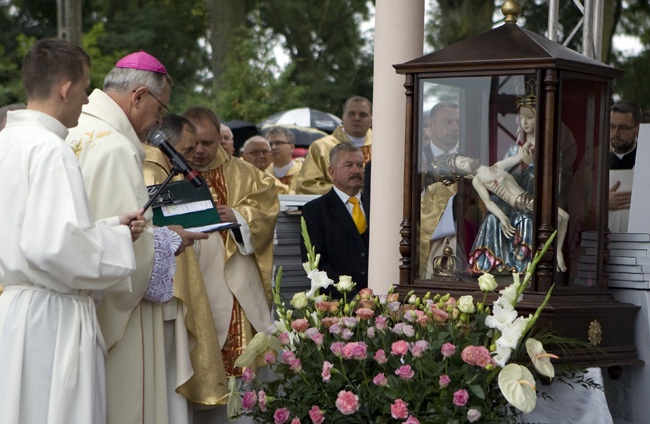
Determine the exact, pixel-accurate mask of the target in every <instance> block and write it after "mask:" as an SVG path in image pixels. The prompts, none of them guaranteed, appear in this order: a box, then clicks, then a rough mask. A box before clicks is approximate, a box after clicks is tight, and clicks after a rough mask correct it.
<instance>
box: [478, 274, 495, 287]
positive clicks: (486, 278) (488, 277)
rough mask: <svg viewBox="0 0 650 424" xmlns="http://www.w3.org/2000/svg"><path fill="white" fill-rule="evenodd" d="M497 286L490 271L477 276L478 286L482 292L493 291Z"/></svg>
mask: <svg viewBox="0 0 650 424" xmlns="http://www.w3.org/2000/svg"><path fill="white" fill-rule="evenodd" d="M497 286H498V284H497V281H496V280H495V279H494V276H493V275H492V274H490V273H487V272H486V273H485V274H483V275H481V276H480V277H478V287H479V288H480V289H481V290H482V291H484V292H491V291H494V289H496V288H497Z"/></svg>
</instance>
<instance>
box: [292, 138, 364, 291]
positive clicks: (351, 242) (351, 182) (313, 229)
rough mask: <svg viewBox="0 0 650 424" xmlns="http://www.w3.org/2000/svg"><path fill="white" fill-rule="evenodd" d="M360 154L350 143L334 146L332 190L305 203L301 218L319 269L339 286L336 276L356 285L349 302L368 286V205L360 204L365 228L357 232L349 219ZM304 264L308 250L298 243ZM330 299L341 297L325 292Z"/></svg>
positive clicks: (360, 174) (358, 184) (359, 184)
mask: <svg viewBox="0 0 650 424" xmlns="http://www.w3.org/2000/svg"><path fill="white" fill-rule="evenodd" d="M363 162H364V160H363V154H362V153H361V150H359V148H357V147H355V146H354V145H353V144H352V143H348V142H344V143H339V144H337V145H336V146H335V147H334V148H332V150H331V151H330V165H329V170H328V171H329V174H330V176H331V177H332V182H333V183H334V187H333V188H332V189H331V190H330V191H329V192H327V193H326V194H324V195H322V196H321V197H319V198H317V199H314V200H312V201H311V202H308V203H307V204H305V206H304V207H303V209H302V216H303V217H304V218H305V222H306V224H307V232H308V233H309V237H310V239H311V243H312V245H313V246H314V248H315V250H316V253H320V255H321V259H320V264H319V266H318V268H319V269H320V270H322V271H326V272H327V275H328V276H329V278H331V279H332V280H334V282H335V283H338V280H339V276H341V275H349V276H351V277H352V281H354V282H355V283H356V287H355V289H354V291H353V292H351V293H350V294H348V296H347V298H348V299H351V298H352V297H353V296H354V295H355V294H356V293H358V292H359V290H360V289H362V288H365V287H368V242H369V233H370V231H369V229H368V226H367V223H368V222H370V205H369V204H366V203H364V202H363V201H361V202H360V203H361V205H360V206H361V207H362V212H363V213H364V215H365V221H366V228H365V229H363V227H362V230H363V231H360V230H359V228H358V227H357V225H356V224H355V222H354V220H353V218H352V210H353V207H354V206H353V204H351V203H350V202H349V200H348V199H349V198H351V197H353V198H356V199H359V200H361V196H360V191H361V189H362V188H363V183H364V174H365V172H364V167H363ZM301 253H302V260H303V262H305V261H307V251H306V248H305V246H304V244H301ZM327 293H329V294H331V295H332V296H333V297H339V298H340V297H341V295H340V294H339V293H338V291H337V290H336V289H333V290H327Z"/></svg>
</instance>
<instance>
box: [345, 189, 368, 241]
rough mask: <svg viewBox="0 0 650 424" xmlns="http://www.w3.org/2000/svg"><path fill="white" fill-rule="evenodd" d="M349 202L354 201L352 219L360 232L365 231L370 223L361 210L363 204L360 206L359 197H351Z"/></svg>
mask: <svg viewBox="0 0 650 424" xmlns="http://www.w3.org/2000/svg"><path fill="white" fill-rule="evenodd" d="M348 202H350V203H352V220H353V221H354V224H355V225H356V226H357V229H358V230H359V234H363V233H365V232H366V229H367V228H368V223H367V222H366V217H365V215H364V214H363V211H362V210H361V206H359V199H357V198H356V197H350V198H349V199H348Z"/></svg>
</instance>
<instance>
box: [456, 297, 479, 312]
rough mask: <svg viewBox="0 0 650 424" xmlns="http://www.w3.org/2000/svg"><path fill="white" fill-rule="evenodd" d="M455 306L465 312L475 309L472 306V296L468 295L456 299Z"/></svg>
mask: <svg viewBox="0 0 650 424" xmlns="http://www.w3.org/2000/svg"><path fill="white" fill-rule="evenodd" d="M457 306H458V310H459V311H461V312H463V313H466V314H472V313H474V312H475V311H476V308H475V307H474V298H473V297H472V296H470V295H467V296H461V297H460V299H458V303H457Z"/></svg>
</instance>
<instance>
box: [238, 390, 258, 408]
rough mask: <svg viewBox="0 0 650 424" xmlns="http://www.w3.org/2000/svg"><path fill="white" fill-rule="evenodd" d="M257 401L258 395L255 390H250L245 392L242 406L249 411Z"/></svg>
mask: <svg viewBox="0 0 650 424" xmlns="http://www.w3.org/2000/svg"><path fill="white" fill-rule="evenodd" d="M256 403H257V395H256V394H255V392H254V391H252V390H251V391H249V392H246V393H244V396H243V398H242V400H241V404H242V407H243V408H244V409H246V410H248V411H250V410H251V409H253V407H254V406H255V404H256Z"/></svg>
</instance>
